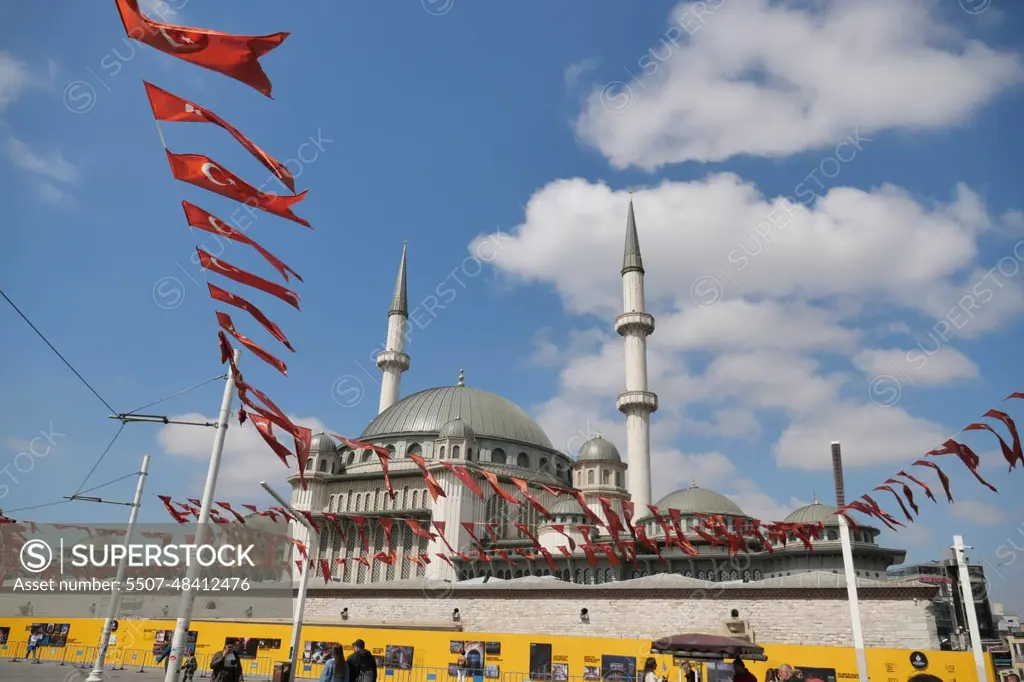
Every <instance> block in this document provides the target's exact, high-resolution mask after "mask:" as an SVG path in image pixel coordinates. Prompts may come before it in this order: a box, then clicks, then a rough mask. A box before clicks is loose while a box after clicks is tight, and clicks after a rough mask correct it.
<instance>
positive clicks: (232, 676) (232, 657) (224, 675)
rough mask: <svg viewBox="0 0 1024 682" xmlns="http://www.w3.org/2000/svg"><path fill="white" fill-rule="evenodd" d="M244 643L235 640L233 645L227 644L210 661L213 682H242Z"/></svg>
mask: <svg viewBox="0 0 1024 682" xmlns="http://www.w3.org/2000/svg"><path fill="white" fill-rule="evenodd" d="M241 650H242V643H241V642H240V641H239V640H235V642H234V643H233V644H225V645H224V649H223V650H221V651H218V652H217V653H215V654H214V655H213V658H212V659H210V670H212V671H213V675H211V676H210V681H211V682H242V660H241V659H242V657H241V655H240V654H241Z"/></svg>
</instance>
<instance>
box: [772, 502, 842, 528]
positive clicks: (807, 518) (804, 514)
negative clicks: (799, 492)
mask: <svg viewBox="0 0 1024 682" xmlns="http://www.w3.org/2000/svg"><path fill="white" fill-rule="evenodd" d="M819 521H821V522H823V523H824V524H825V525H826V526H838V525H839V517H838V516H836V508H835V507H831V506H829V505H827V504H822V503H821V502H818V500H814V503H813V504H809V505H807V506H806V507H800V508H799V509H797V510H796V511H795V512H793V513H792V514H790V515H789V516H787V517H786V520H785V523H818V522H819Z"/></svg>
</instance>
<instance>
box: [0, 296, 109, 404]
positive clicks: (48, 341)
mask: <svg viewBox="0 0 1024 682" xmlns="http://www.w3.org/2000/svg"><path fill="white" fill-rule="evenodd" d="M0 296H3V297H4V300H5V301H7V302H8V303H9V304H10V305H11V307H12V308H14V312H16V313H18V315H19V316H21V319H23V320H25V323H26V324H27V325H28V326H29V327H31V328H32V331H34V332H35V333H36V334H37V335H38V336H39V338H41V339H42V340H43V343H45V344H46V345H47V346H49V347H50V350H52V351H53V352H54V353H56V355H57V357H58V358H60V359H61V362H63V363H64V364H65V365H67V368H68V369H70V370H71V371H72V372H73V373H74V375H75V376H76V377H78V380H79V381H81V382H82V383H83V384H85V387H86V388H88V389H89V391H91V392H92V394H93V395H94V396H96V397H97V398H98V399H99V401H100V402H101V403H103V405H104V406H105V407H106V408H107V409H108V410H110V411H111V412H116V411H117V410H115V409H114V408H113V407H111V406H110V403H108V402H107V401H106V400H104V399H103V396H101V395H100V394H99V393H98V392H97V391H96V389H95V388H93V387H92V384H90V383H89V382H88V381H86V380H85V377H83V376H82V375H81V374H79V372H78V370H77V369H75V368H74V367H73V366H72V365H71V363H70V362H68V360H67V358H65V357H64V356H63V355H61V353H60V351H59V350H57V349H56V348H54V346H53V344H52V343H50V340H49V339H47V338H46V335H45V334H43V333H42V332H41V331H39V329H38V327H36V326H35V325H34V324H32V321H31V320H29V319H28V317H26V315H25V313H23V312H21V309H20V308H18V306H17V305H15V304H14V301H12V300H11V299H10V297H8V296H7V294H6V293H4V291H3V289H0Z"/></svg>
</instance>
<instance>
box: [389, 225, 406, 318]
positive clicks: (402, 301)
mask: <svg viewBox="0 0 1024 682" xmlns="http://www.w3.org/2000/svg"><path fill="white" fill-rule="evenodd" d="M408 244H409V243H408V242H404V243H403V244H402V260H401V262H400V263H399V264H398V277H397V278H396V279H395V293H394V295H393V296H392V297H391V311H390V312H391V314H392V315H393V314H395V313H397V314H399V315H405V317H406V319H408V318H409V296H408V294H407V293H406V287H405V249H406V247H407V246H408Z"/></svg>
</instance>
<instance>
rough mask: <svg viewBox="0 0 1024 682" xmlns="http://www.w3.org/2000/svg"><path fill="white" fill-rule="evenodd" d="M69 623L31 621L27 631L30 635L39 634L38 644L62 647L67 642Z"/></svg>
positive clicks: (69, 629)
mask: <svg viewBox="0 0 1024 682" xmlns="http://www.w3.org/2000/svg"><path fill="white" fill-rule="evenodd" d="M70 631H71V625H69V624H68V623H32V625H30V626H29V632H30V633H31V634H32V635H39V637H40V639H39V646H40V647H44V646H52V647H63V646H66V645H67V643H68V633H69V632H70Z"/></svg>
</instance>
